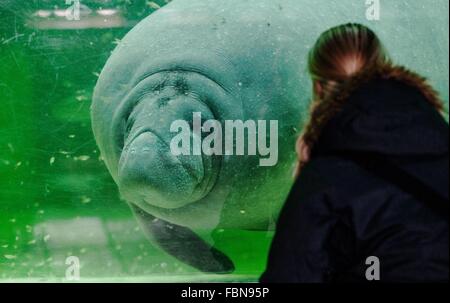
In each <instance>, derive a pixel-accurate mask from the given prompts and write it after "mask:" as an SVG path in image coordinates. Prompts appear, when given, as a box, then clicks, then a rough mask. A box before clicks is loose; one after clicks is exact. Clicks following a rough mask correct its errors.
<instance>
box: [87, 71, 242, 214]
mask: <svg viewBox="0 0 450 303" xmlns="http://www.w3.org/2000/svg"><path fill="white" fill-rule="evenodd" d="M138 73H139V74H141V73H140V72H138ZM113 79H114V77H110V76H109V75H105V77H104V79H103V78H101V79H100V80H99V83H98V84H97V87H96V92H95V96H94V103H93V107H92V123H93V129H94V134H95V137H96V140H97V143H98V145H99V147H100V150H101V153H102V156H103V158H104V160H105V162H106V165H107V167H108V169H109V171H110V173H111V175H112V176H113V178H114V180H115V181H116V183H117V185H118V187H119V190H120V193H121V195H122V197H123V198H124V199H126V200H127V201H131V202H133V203H135V204H137V205H140V206H142V205H151V206H152V207H157V208H163V209H177V208H181V207H184V206H187V205H189V204H191V203H193V202H195V201H199V200H201V199H202V198H204V197H205V196H207V195H208V194H209V193H210V191H211V190H212V188H214V186H215V184H216V181H217V177H218V175H219V172H220V170H221V163H222V157H221V156H219V155H213V156H209V155H205V154H204V153H203V152H202V153H201V155H193V152H192V149H193V144H192V142H193V139H194V136H196V134H198V132H194V131H193V127H194V125H193V117H194V113H201V122H202V123H203V122H205V121H207V120H219V121H220V120H221V119H223V114H224V113H225V112H227V109H226V107H227V106H219V105H220V104H233V102H232V101H231V100H228V99H229V98H231V96H230V95H229V94H228V93H227V92H226V90H224V89H223V87H222V86H221V85H220V84H219V83H217V82H216V81H215V80H213V79H212V78H211V77H209V76H207V75H206V74H204V73H199V72H197V71H194V70H189V69H187V68H185V69H183V68H174V69H171V70H165V69H163V70H155V71H152V72H150V73H144V74H143V75H141V76H139V77H135V79H133V81H130V82H129V83H127V84H126V86H125V87H126V89H125V90H124V91H125V93H122V92H121V93H122V94H120V93H117V88H118V87H124V86H123V85H121V84H120V83H118V82H116V83H108V81H112V80H113ZM121 79H122V80H123V78H121ZM237 112H239V110H237ZM235 113H236V109H234V114H235ZM180 120H181V121H185V122H186V125H189V127H190V131H189V133H190V136H189V142H191V147H190V150H191V153H190V155H177V154H176V153H174V152H173V151H172V150H171V142H172V140H173V139H174V137H175V136H176V135H177V134H178V133H179V131H180V130H176V131H177V132H171V125H172V123H173V122H175V121H180ZM172 130H173V129H172ZM206 135H207V134H205V133H204V132H201V136H203V138H204V136H206ZM203 138H202V139H203ZM195 139H198V138H195ZM185 142H186V141H185ZM144 208H145V207H144Z"/></svg>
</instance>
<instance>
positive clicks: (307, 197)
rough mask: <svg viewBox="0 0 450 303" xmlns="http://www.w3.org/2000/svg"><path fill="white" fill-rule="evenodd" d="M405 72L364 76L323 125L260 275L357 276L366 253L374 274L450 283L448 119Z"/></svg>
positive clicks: (289, 278) (279, 278)
mask: <svg viewBox="0 0 450 303" xmlns="http://www.w3.org/2000/svg"><path fill="white" fill-rule="evenodd" d="M409 76H411V74H409ZM403 78H405V79H406V78H408V75H406V76H405V77H402V72H401V70H400V72H399V71H398V70H397V71H396V76H395V77H394V76H392V77H388V76H387V77H374V78H372V79H370V80H369V81H367V82H364V83H362V84H361V85H359V87H358V88H357V89H356V90H354V91H353V92H352V93H351V94H349V97H348V98H347V99H346V102H345V105H343V108H342V110H341V111H340V112H339V113H338V114H336V115H335V116H334V117H333V118H332V119H331V120H330V121H329V122H328V123H327V125H326V127H325V128H324V130H323V132H322V133H321V135H320V137H319V140H318V142H317V145H316V147H315V148H314V151H313V155H312V160H311V161H310V162H309V163H308V164H307V165H306V166H305V167H304V169H303V170H302V172H301V174H300V177H299V178H298V180H297V182H296V183H295V185H294V187H293V189H292V191H291V193H290V196H289V198H288V200H287V202H286V204H285V206H284V209H283V211H282V213H281V215H280V218H279V221H278V226H277V231H276V234H275V238H274V240H273V244H272V248H271V251H270V255H269V262H268V266H267V270H266V272H265V273H264V275H263V276H262V278H261V281H262V282H294V283H296V282H364V281H367V279H366V271H367V270H368V269H369V267H370V266H371V265H372V264H373V263H370V264H369V265H368V264H366V261H367V258H368V257H372V256H374V257H377V258H378V260H379V262H380V278H381V282H421V281H424V282H434V281H437V282H440V281H448V279H449V246H448V241H449V226H448V220H449V209H448V206H449V157H448V155H449V153H448V144H449V133H448V130H449V129H448V124H447V123H446V122H445V120H444V118H443V117H442V116H441V115H440V114H439V113H438V111H437V110H436V109H435V108H434V107H433V106H432V105H431V104H430V102H428V101H427V98H430V96H433V93H432V92H431V93H430V91H424V87H426V86H424V85H423V83H422V82H421V81H422V79H419V78H418V79H417V81H416V82H417V85H414V81H412V82H411V81H410V80H411V79H409V81H406V80H405V81H404V79H403ZM436 98H437V97H436Z"/></svg>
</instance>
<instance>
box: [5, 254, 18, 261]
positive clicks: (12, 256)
mask: <svg viewBox="0 0 450 303" xmlns="http://www.w3.org/2000/svg"><path fill="white" fill-rule="evenodd" d="M5 258H6V259H8V260H13V259H16V258H17V256H15V255H5Z"/></svg>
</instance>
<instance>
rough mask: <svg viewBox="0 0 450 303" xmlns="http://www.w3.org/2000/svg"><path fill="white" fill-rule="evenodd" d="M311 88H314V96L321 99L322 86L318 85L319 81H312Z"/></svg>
mask: <svg viewBox="0 0 450 303" xmlns="http://www.w3.org/2000/svg"><path fill="white" fill-rule="evenodd" d="M313 86H314V94H315V95H316V96H317V97H319V98H321V97H322V94H323V86H322V83H320V81H318V80H314V83H313Z"/></svg>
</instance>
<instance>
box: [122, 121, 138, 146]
mask: <svg viewBox="0 0 450 303" xmlns="http://www.w3.org/2000/svg"><path fill="white" fill-rule="evenodd" d="M134 122H135V119H134V117H133V116H132V115H130V117H128V119H127V121H126V122H125V123H126V124H125V131H124V133H123V139H124V142H125V141H126V140H127V138H128V136H129V135H130V132H131V129H132V128H133V125H134Z"/></svg>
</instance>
